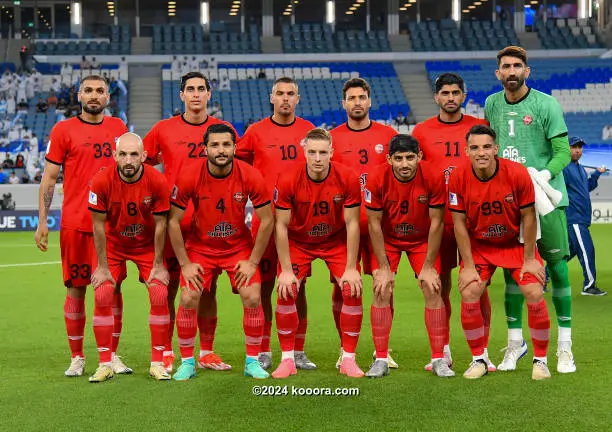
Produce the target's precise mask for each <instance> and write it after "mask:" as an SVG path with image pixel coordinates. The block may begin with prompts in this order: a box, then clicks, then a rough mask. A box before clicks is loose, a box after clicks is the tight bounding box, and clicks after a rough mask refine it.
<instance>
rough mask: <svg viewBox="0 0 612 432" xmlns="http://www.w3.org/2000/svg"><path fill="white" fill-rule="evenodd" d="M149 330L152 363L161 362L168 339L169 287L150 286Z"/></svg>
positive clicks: (160, 285)
mask: <svg viewBox="0 0 612 432" xmlns="http://www.w3.org/2000/svg"><path fill="white" fill-rule="evenodd" d="M149 301H150V303H151V309H150V311H149V330H150V332H151V361H152V362H161V361H163V356H164V347H165V343H166V341H167V338H168V325H169V324H170V315H169V314H168V287H167V286H166V285H162V284H158V283H152V284H150V285H149Z"/></svg>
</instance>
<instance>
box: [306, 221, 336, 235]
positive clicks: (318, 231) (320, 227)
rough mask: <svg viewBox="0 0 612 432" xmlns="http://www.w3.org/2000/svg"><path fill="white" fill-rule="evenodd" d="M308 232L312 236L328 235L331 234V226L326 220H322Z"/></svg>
mask: <svg viewBox="0 0 612 432" xmlns="http://www.w3.org/2000/svg"><path fill="white" fill-rule="evenodd" d="M306 234H307V235H309V236H310V237H327V236H328V235H330V234H331V227H330V226H329V225H328V224H326V223H325V222H321V223H319V224H316V225H314V226H313V227H312V229H311V230H310V231H308V232H307V233H306Z"/></svg>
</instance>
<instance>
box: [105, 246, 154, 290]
mask: <svg viewBox="0 0 612 432" xmlns="http://www.w3.org/2000/svg"><path fill="white" fill-rule="evenodd" d="M107 259H108V268H109V270H110V272H111V275H113V279H115V281H116V282H117V285H120V284H121V282H123V281H124V280H125V278H126V277H127V266H126V265H125V263H126V262H127V261H132V262H133V263H134V264H136V267H138V273H139V275H138V277H139V279H140V282H142V283H145V282H146V281H147V280H148V279H149V275H150V274H151V269H152V268H153V261H154V260H155V249H154V248H153V247H151V248H149V249H139V250H133V251H126V250H116V249H113V248H112V246H111V247H109V248H108V252H107Z"/></svg>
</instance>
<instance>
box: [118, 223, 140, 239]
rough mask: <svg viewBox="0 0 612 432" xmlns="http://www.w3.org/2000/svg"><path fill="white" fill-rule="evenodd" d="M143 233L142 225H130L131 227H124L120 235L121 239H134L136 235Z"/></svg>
mask: <svg viewBox="0 0 612 432" xmlns="http://www.w3.org/2000/svg"><path fill="white" fill-rule="evenodd" d="M143 231H144V225H143V224H131V225H126V226H125V228H123V231H121V233H120V234H121V235H122V236H123V237H136V236H137V235H138V234H140V233H142V232H143Z"/></svg>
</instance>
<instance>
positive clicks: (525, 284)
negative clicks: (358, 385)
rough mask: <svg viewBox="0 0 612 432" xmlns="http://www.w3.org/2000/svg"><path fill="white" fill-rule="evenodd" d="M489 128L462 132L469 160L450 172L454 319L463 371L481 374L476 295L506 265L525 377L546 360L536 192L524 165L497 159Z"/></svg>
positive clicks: (545, 373) (539, 374)
mask: <svg viewBox="0 0 612 432" xmlns="http://www.w3.org/2000/svg"><path fill="white" fill-rule="evenodd" d="M495 138H496V137H495V132H493V130H491V129H490V128H489V127H488V126H482V125H479V126H474V127H473V128H472V129H470V131H469V132H468V134H467V136H466V142H467V145H468V156H469V157H470V162H471V163H470V164H464V165H462V166H461V167H459V168H457V169H456V170H454V171H453V172H452V173H451V177H450V181H449V184H448V204H449V208H450V210H451V211H452V212H453V223H454V230H455V236H456V239H457V246H458V247H459V253H460V255H461V270H460V271H459V291H460V292H461V325H462V326H463V331H464V333H465V337H466V339H467V342H468V345H469V346H470V350H471V351H472V363H471V364H470V367H469V368H468V369H467V370H466V371H465V373H464V374H463V376H464V377H466V378H469V379H476V378H481V377H482V376H484V375H486V374H487V364H486V362H485V361H484V340H485V338H484V320H483V316H482V310H481V307H480V296H481V295H482V293H483V292H484V290H485V289H486V287H487V285H488V283H489V282H490V280H491V277H492V276H493V273H494V272H495V269H496V268H497V267H501V268H503V269H507V270H508V271H509V273H510V274H511V275H512V278H513V279H514V280H515V281H516V283H517V285H518V286H519V287H520V289H521V291H522V293H523V295H524V296H525V300H526V302H527V310H528V316H529V319H528V321H529V330H530V332H531V340H532V343H533V350H534V354H535V355H534V358H533V370H532V378H533V379H534V380H541V379H546V378H550V372H549V370H548V366H547V365H546V354H547V350H548V339H549V334H550V319H549V317H548V309H547V307H546V302H545V301H544V297H543V284H544V280H545V271H544V266H543V264H542V258H541V257H540V255H539V253H538V251H537V249H536V236H537V222H536V212H535V207H534V204H535V192H534V188H533V183H532V181H531V177H530V176H529V173H528V172H527V169H526V168H525V167H524V166H523V165H521V164H519V163H517V162H513V161H510V160H507V159H499V158H498V157H497V152H498V150H499V148H498V146H497V144H496V143H495Z"/></svg>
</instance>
